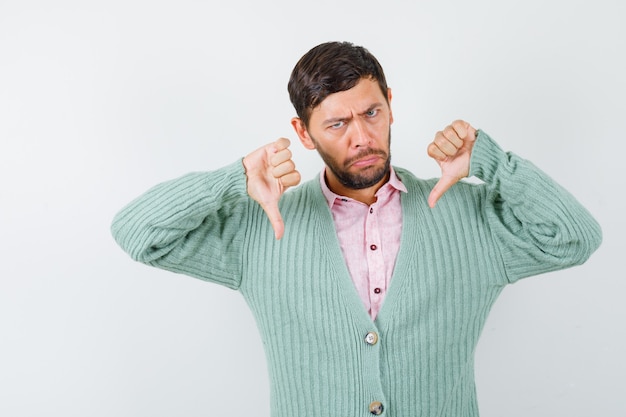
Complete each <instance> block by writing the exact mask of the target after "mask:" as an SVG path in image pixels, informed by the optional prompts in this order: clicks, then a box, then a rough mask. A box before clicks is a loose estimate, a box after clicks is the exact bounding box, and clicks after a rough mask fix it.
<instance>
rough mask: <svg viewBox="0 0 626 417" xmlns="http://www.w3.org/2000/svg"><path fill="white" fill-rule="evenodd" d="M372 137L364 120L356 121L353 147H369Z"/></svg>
mask: <svg viewBox="0 0 626 417" xmlns="http://www.w3.org/2000/svg"><path fill="white" fill-rule="evenodd" d="M371 141H372V137H371V135H370V134H369V130H368V129H367V126H366V125H365V122H364V121H363V120H358V119H357V120H355V121H354V122H353V123H352V146H354V147H355V148H359V147H363V146H367V145H369V143H370V142H371Z"/></svg>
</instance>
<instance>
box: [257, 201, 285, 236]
mask: <svg viewBox="0 0 626 417" xmlns="http://www.w3.org/2000/svg"><path fill="white" fill-rule="evenodd" d="M261 207H262V208H263V211H264V212H265V214H266V215H267V218H268V219H269V220H270V224H271V225H272V229H274V236H275V237H276V240H279V239H280V238H282V237H283V234H284V233H285V223H284V222H283V216H282V215H281V214H280V210H278V204H277V203H275V202H272V203H266V204H262V205H261Z"/></svg>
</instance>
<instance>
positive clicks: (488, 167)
mask: <svg viewBox="0 0 626 417" xmlns="http://www.w3.org/2000/svg"><path fill="white" fill-rule="evenodd" d="M506 159H507V155H506V152H504V151H503V150H502V148H500V146H499V145H498V144H497V143H496V142H495V141H494V140H493V139H491V137H490V136H489V135H487V134H486V133H485V132H483V131H482V130H479V131H478V136H477V138H476V143H475V144H474V148H473V149H472V157H471V159H470V172H469V175H470V176H471V177H476V178H479V179H481V180H483V181H484V182H486V183H491V182H492V180H493V179H494V177H495V175H496V171H497V170H498V167H499V166H501V164H502V163H503V162H505V161H506Z"/></svg>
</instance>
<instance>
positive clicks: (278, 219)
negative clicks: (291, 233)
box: [243, 138, 300, 239]
mask: <svg viewBox="0 0 626 417" xmlns="http://www.w3.org/2000/svg"><path fill="white" fill-rule="evenodd" d="M290 144H291V142H290V141H289V139H285V138H281V139H278V140H277V141H276V142H272V143H269V144H267V145H265V146H263V147H261V148H259V149H257V150H256V151H254V152H252V153H250V154H249V155H248V156H246V157H245V158H244V159H243V165H244V167H245V169H246V177H247V191H248V195H250V197H251V198H252V199H254V200H255V201H256V202H257V203H259V205H260V206H261V207H262V208H263V210H264V211H265V214H266V215H267V217H268V219H269V220H270V223H271V225H272V228H273V229H274V235H275V237H276V239H280V238H281V237H282V236H283V233H284V231H285V226H284V224H283V218H282V216H281V214H280V211H279V210H278V201H279V200H280V197H281V196H282V195H283V193H284V192H285V191H286V190H287V188H289V187H291V186H294V185H298V183H300V173H299V172H298V171H296V165H295V164H294V162H293V161H292V160H291V151H290V150H289V145H290Z"/></svg>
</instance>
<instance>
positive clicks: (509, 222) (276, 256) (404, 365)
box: [112, 131, 601, 417]
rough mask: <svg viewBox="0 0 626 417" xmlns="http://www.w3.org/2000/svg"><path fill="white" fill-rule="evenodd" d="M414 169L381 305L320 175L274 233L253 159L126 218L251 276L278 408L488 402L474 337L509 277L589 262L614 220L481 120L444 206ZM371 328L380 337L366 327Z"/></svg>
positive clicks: (434, 407) (203, 274) (151, 253)
mask: <svg viewBox="0 0 626 417" xmlns="http://www.w3.org/2000/svg"><path fill="white" fill-rule="evenodd" d="M395 169H396V172H397V174H398V176H399V178H400V179H401V180H402V182H403V183H404V184H405V185H406V187H407V189H408V193H406V194H405V193H403V194H402V210H403V228H402V238H401V247H400V251H399V254H398V258H397V260H396V267H395V270H394V274H393V277H392V279H391V283H390V286H389V291H388V293H387V295H386V298H385V301H384V303H383V306H382V308H381V310H380V312H379V314H378V316H377V318H376V320H375V321H372V320H371V318H370V317H369V315H368V314H367V311H366V310H365V308H364V306H363V304H362V302H361V300H360V299H359V296H358V294H357V292H356V289H355V288H354V285H353V283H352V281H351V278H350V276H349V272H348V270H347V267H346V264H345V262H344V259H343V257H342V253H341V249H340V246H339V243H338V241H337V237H336V234H335V230H334V225H333V221H332V216H331V213H330V209H329V207H328V205H327V204H326V201H325V199H324V197H323V195H322V192H321V190H320V184H319V179H317V178H315V179H313V180H311V181H309V182H307V183H304V184H303V185H301V186H300V187H297V188H296V189H294V190H291V191H289V192H287V193H286V194H285V195H284V196H283V198H282V199H281V202H280V210H281V213H282V216H283V219H284V222H285V235H284V237H283V239H281V240H279V241H277V240H275V239H274V234H273V231H272V228H271V225H270V223H269V220H268V219H267V218H266V216H265V214H264V212H263V211H262V209H261V208H260V206H259V205H258V204H257V203H256V202H254V201H253V200H251V199H250V198H249V197H248V195H247V194H246V182H245V173H244V171H243V166H242V164H241V161H238V162H237V163H234V164H231V165H229V166H227V167H224V168H222V169H220V170H217V171H214V172H210V173H194V174H189V175H186V176H184V177H182V178H179V179H176V180H173V181H169V182H167V183H163V184H161V185H158V186H156V187H155V188H153V189H152V190H150V191H148V192H147V193H146V194H144V195H143V196H141V197H140V198H138V199H137V200H135V201H134V202H132V203H131V204H130V205H128V206H127V207H126V208H125V209H123V210H122V211H121V212H120V213H119V214H118V215H117V216H116V218H115V220H114V223H113V226H112V232H113V235H114V236H115V238H116V240H117V241H118V243H119V244H120V245H121V246H122V247H123V248H124V249H125V250H126V251H127V252H128V253H129V254H130V255H131V256H132V257H133V259H136V260H138V261H141V262H144V263H146V264H149V265H153V266H156V267H160V268H164V269H167V270H171V271H175V272H179V273H184V274H187V275H191V276H194V277H197V278H201V279H204V280H207V281H212V282H216V283H219V284H222V285H225V286H227V287H229V288H232V289H238V290H239V291H240V292H241V294H242V295H243V296H244V297H245V299H246V301H247V303H248V305H249V307H250V309H251V310H252V312H253V314H254V316H255V318H256V321H257V324H258V327H259V329H260V333H261V337H262V339H263V344H264V348H265V351H266V356H267V361H268V369H269V375H270V386H271V408H272V416H274V417H294V416H298V417H304V416H315V417H358V416H363V417H365V416H368V415H371V414H370V412H369V409H368V407H369V405H370V403H371V402H373V401H379V402H380V403H382V404H383V407H384V409H383V410H384V411H383V414H382V415H384V416H394V417H408V416H411V417H434V416H438V417H475V416H478V406H477V401H476V394H475V386H474V350H475V347H476V344H477V342H478V338H479V335H480V333H481V330H482V328H483V325H484V322H485V320H486V318H487V315H488V312H489V310H490V308H491V306H492V305H493V303H494V302H495V300H496V298H497V296H498V295H499V294H500V292H501V290H502V288H503V287H504V286H505V285H507V284H509V283H511V282H515V281H517V280H519V279H521V278H524V277H527V276H530V275H536V274H539V273H544V272H548V271H553V270H557V269H562V268H566V267H569V266H573V265H577V264H580V263H582V262H584V261H585V260H586V259H587V258H588V257H589V256H590V255H591V253H592V252H593V251H594V250H595V249H596V248H597V247H598V245H599V244H600V241H601V231H600V228H599V226H598V224H597V223H596V222H595V220H594V219H593V218H592V217H591V216H590V214H589V213H588V212H587V211H586V210H585V209H584V208H583V207H582V206H581V205H580V204H578V203H577V202H576V201H575V199H574V198H573V197H572V196H571V195H570V194H569V193H567V192H566V191H565V190H563V189H562V188H561V187H560V186H558V185H557V184H556V183H555V182H554V181H552V180H551V179H550V178H548V177H547V176H546V175H545V174H543V173H542V172H541V171H539V170H538V169H537V168H535V167H534V166H533V165H532V164H531V163H529V162H528V161H525V160H523V159H521V158H519V157H517V156H516V155H514V154H511V153H505V152H503V151H502V150H501V149H500V148H499V147H498V145H497V144H496V143H495V142H494V141H493V140H492V139H491V138H489V136H487V135H486V134H485V133H484V132H482V131H480V132H479V136H478V139H477V141H476V144H475V146H474V149H473V153H472V161H471V172H470V173H471V174H472V175H475V176H477V177H479V178H480V179H482V180H483V181H484V184H480V185H476V184H469V183H464V182H462V183H458V184H457V185H455V186H454V187H452V188H451V189H450V190H449V191H448V192H447V193H446V194H445V195H444V196H443V197H442V198H441V199H440V200H439V202H438V204H437V206H436V207H435V208H434V209H430V208H429V207H428V205H427V198H428V195H429V193H430V190H431V189H432V187H433V186H434V184H435V183H436V180H420V179H417V178H415V177H414V176H413V175H412V174H411V173H409V172H408V171H406V170H404V169H400V168H395ZM368 332H375V333H376V334H377V335H378V342H377V343H376V344H374V345H370V344H368V343H366V342H365V337H366V335H367V333H368Z"/></svg>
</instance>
